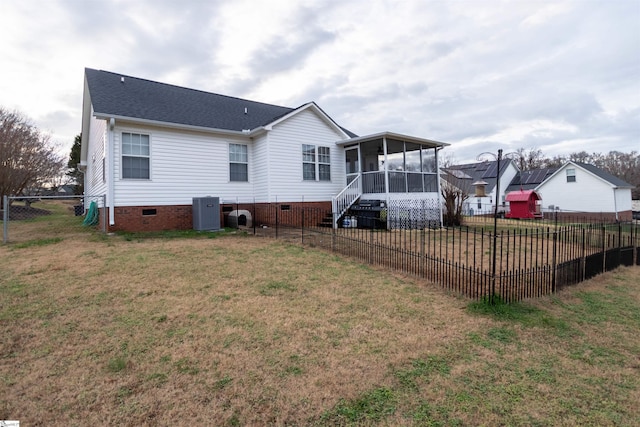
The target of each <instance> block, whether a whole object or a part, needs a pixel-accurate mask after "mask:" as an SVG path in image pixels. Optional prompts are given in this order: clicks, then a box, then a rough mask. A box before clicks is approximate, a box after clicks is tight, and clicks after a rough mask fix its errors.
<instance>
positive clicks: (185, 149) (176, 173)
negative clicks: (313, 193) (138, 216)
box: [113, 123, 253, 206]
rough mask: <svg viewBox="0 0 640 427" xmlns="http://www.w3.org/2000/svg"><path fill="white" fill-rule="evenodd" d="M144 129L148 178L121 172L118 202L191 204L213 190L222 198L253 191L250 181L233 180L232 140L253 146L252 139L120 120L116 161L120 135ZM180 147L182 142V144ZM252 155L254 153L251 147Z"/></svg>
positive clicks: (248, 195)
mask: <svg viewBox="0 0 640 427" xmlns="http://www.w3.org/2000/svg"><path fill="white" fill-rule="evenodd" d="M142 132H146V133H147V134H148V135H149V137H150V141H151V143H150V160H149V163H150V178H149V179H148V180H140V179H135V180H132V179H127V178H124V177H123V176H121V175H120V174H119V173H118V172H116V173H117V175H116V176H117V177H118V178H117V179H116V180H115V194H116V197H115V203H116V205H118V206H143V205H182V204H189V205H190V204H191V203H192V199H193V197H204V196H210V195H215V196H218V197H220V198H229V199H231V198H233V199H236V198H243V199H251V198H252V197H253V186H252V184H251V183H250V182H231V181H230V179H229V176H230V167H229V162H228V161H226V159H228V158H229V144H230V143H235V144H241V145H246V146H247V147H249V144H248V143H249V142H250V141H249V139H248V138H247V139H239V138H234V139H232V138H229V137H224V138H221V137H219V136H217V135H214V134H207V133H202V132H185V131H176V130H171V129H163V128H159V127H153V128H152V127H140V126H138V125H127V124H126V123H123V124H122V125H120V126H118V125H116V127H115V129H114V131H113V133H114V141H115V144H114V146H115V149H116V152H115V156H114V158H115V159H116V164H115V171H119V170H121V166H120V164H119V161H120V158H121V155H120V151H119V150H120V149H119V147H121V142H120V140H121V138H122V135H123V134H127V133H142ZM176 147H181V148H180V149H179V150H178V149H176ZM249 157H251V155H250V153H249Z"/></svg>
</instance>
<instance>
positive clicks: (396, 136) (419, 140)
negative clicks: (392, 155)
mask: <svg viewBox="0 0 640 427" xmlns="http://www.w3.org/2000/svg"><path fill="white" fill-rule="evenodd" d="M382 138H388V139H396V140H400V141H405V142H412V143H415V144H420V145H424V146H427V147H446V146H448V145H451V144H447V143H446V142H440V141H433V140H431V139H425V138H418V137H415V136H409V135H403V134H400V133H395V132H389V131H386V132H380V133H374V134H371V135H364V136H359V137H357V138H350V139H344V140H342V141H338V142H336V144H337V145H339V146H342V147H344V146H345V145H352V144H357V143H363V142H370V141H377V140H379V139H382Z"/></svg>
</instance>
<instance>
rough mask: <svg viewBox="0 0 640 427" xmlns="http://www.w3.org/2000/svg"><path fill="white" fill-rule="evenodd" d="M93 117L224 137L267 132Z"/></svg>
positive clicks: (100, 114)
mask: <svg viewBox="0 0 640 427" xmlns="http://www.w3.org/2000/svg"><path fill="white" fill-rule="evenodd" d="M93 116H94V117H95V118H96V119H101V120H107V121H110V120H119V121H125V122H131V123H139V124H142V125H149V126H157V127H162V128H171V129H182V130H190V131H196V132H205V133H217V134H224V135H230V136H243V137H247V136H248V137H254V136H256V135H258V134H261V133H263V132H266V131H268V130H269V129H268V128H265V127H264V126H260V127H257V128H254V129H243V130H241V131H239V130H229V129H219V128H210V127H206V126H196V125H185V124H181V123H172V122H163V121H160V120H148V119H138V118H135V117H127V116H118V115H112V114H105V113H98V112H94V113H93Z"/></svg>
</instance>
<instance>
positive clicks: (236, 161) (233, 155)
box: [229, 143, 249, 182]
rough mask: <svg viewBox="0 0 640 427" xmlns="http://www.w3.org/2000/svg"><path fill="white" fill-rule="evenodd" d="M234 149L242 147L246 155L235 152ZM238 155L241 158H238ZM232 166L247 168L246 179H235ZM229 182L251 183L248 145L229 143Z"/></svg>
mask: <svg viewBox="0 0 640 427" xmlns="http://www.w3.org/2000/svg"><path fill="white" fill-rule="evenodd" d="M232 147H241V148H243V149H244V153H242V152H241V153H238V152H234V151H233V150H232ZM238 154H240V156H241V157H237V155H238ZM242 155H244V156H242ZM231 165H244V166H245V167H246V168H247V171H246V179H233V175H232V172H231ZM229 182H249V146H248V145H247V144H237V143H229Z"/></svg>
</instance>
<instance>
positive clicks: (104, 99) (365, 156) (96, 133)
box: [80, 68, 447, 231]
mask: <svg viewBox="0 0 640 427" xmlns="http://www.w3.org/2000/svg"><path fill="white" fill-rule="evenodd" d="M446 145H447V144H445V143H441V142H437V141H432V140H428V139H424V138H417V137H411V136H407V135H400V134H395V133H391V132H382V133H378V134H374V135H369V136H364V137H358V136H357V135H355V134H354V133H352V132H350V131H348V130H346V129H345V128H343V127H341V126H340V125H338V124H337V123H336V122H335V121H334V120H333V119H332V118H331V117H329V116H328V115H327V114H326V113H325V112H324V111H323V110H322V109H321V108H320V107H319V106H318V105H316V104H315V103H314V102H309V103H307V104H304V105H301V106H300V107H297V108H288V107H281V106H276V105H270V104H264V103H260V102H255V101H249V100H245V99H239V98H233V97H228V96H223V95H218V94H213V93H208V92H203V91H198V90H193V89H188V88H183V87H178V86H173V85H168V84H163V83H158V82H153V81H149V80H145V79H140V78H135V77H130V76H124V75H121V74H117V73H112V72H107V71H99V70H93V69H89V68H87V69H85V79H84V100H83V114H82V148H81V162H80V168H81V170H83V171H84V174H85V194H87V195H98V194H106V206H105V207H102V206H101V208H106V213H107V218H108V225H109V229H110V230H132V231H134V230H157V229H173V228H190V227H191V225H192V223H191V219H192V216H191V215H192V211H191V204H192V200H193V198H194V197H203V196H214V197H216V196H217V197H219V198H220V200H221V201H240V202H244V203H246V202H248V201H255V202H257V203H287V204H289V205H291V204H300V205H305V206H314V207H320V208H323V209H326V210H327V212H333V213H334V222H335V223H337V221H338V219H339V217H340V216H341V215H343V214H344V213H345V212H347V210H348V209H349V207H350V206H351V205H352V204H353V203H355V202H357V200H358V199H359V198H360V197H363V198H364V197H367V198H378V199H380V200H383V201H384V202H385V203H387V205H389V204H392V203H393V202H394V201H395V200H406V199H410V200H421V201H425V200H428V201H432V202H433V205H434V206H437V207H439V206H441V203H440V193H439V191H438V188H439V182H438V176H437V173H436V172H437V165H438V151H439V149H441V148H442V147H444V146H446ZM102 211H103V212H104V211H105V209H102Z"/></svg>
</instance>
